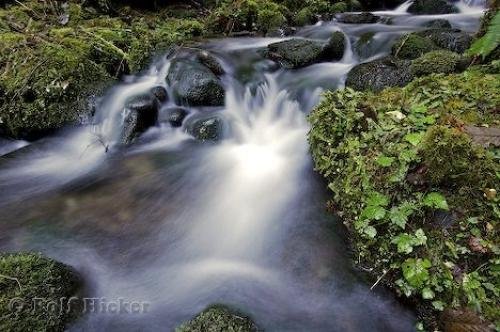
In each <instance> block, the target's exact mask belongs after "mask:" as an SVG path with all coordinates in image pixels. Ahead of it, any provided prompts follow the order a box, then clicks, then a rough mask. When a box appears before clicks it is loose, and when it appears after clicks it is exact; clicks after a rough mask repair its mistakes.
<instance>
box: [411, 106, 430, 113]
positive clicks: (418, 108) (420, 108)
mask: <svg viewBox="0 0 500 332" xmlns="http://www.w3.org/2000/svg"><path fill="white" fill-rule="evenodd" d="M411 112H412V113H426V112H427V107H426V106H425V105H416V106H413V107H412V108H411Z"/></svg>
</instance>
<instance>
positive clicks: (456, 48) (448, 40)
mask: <svg viewBox="0 0 500 332" xmlns="http://www.w3.org/2000/svg"><path fill="white" fill-rule="evenodd" d="M416 34H417V35H418V36H421V37H424V38H428V39H430V40H432V41H433V42H434V44H436V45H437V46H438V47H441V48H444V49H447V50H450V51H452V52H456V53H460V54H462V53H464V52H465V51H466V50H468V49H469V47H470V46H471V43H472V37H471V36H470V35H469V34H468V33H466V32H463V31H461V30H458V29H431V30H425V31H420V32H416Z"/></svg>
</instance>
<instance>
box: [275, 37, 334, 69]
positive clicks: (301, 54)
mask: <svg viewBox="0 0 500 332" xmlns="http://www.w3.org/2000/svg"><path fill="white" fill-rule="evenodd" d="M324 50H325V45H324V44H323V43H321V42H318V41H314V40H307V39H289V40H284V41H282V42H278V43H273V44H269V45H268V48H267V52H266V56H267V57H268V58H269V59H271V60H274V61H277V62H280V63H281V65H283V66H284V67H286V68H300V67H306V66H309V65H312V64H314V63H317V62H320V61H323V60H324V59H325V52H324Z"/></svg>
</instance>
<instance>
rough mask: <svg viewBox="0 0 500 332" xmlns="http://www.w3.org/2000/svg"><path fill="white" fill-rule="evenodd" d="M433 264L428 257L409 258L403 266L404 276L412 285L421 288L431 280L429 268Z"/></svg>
mask: <svg viewBox="0 0 500 332" xmlns="http://www.w3.org/2000/svg"><path fill="white" fill-rule="evenodd" d="M431 266H432V264H431V262H430V261H429V260H428V259H421V258H418V259H415V258H408V259H407V260H405V261H404V263H403V264H402V266H401V269H402V270H403V277H404V278H405V279H406V281H407V282H408V284H410V286H412V287H416V288H421V287H422V286H423V285H424V283H425V282H426V281H427V280H429V271H428V269H429V268H430V267H431Z"/></svg>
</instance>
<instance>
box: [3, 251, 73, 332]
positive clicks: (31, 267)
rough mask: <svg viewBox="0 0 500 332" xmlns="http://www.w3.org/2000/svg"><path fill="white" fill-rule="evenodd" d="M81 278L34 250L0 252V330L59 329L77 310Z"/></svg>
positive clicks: (60, 329) (62, 327)
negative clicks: (76, 299)
mask: <svg viewBox="0 0 500 332" xmlns="http://www.w3.org/2000/svg"><path fill="white" fill-rule="evenodd" d="M80 289H81V280H80V278H79V277H78V275H77V274H76V273H75V272H74V271H73V270H72V269H71V268H70V267H68V266H66V265H64V264H62V263H59V262H56V261H54V260H51V259H49V258H46V257H44V256H42V255H40V254H36V253H19V254H1V255H0V330H1V331H12V332H14V331H63V330H64V328H65V326H66V325H67V324H68V323H70V322H72V321H73V320H75V319H76V318H77V317H78V315H79V313H80V312H81V309H82V308H81V304H80V303H79V301H72V300H70V299H71V298H72V297H75V296H78V295H79V292H80Z"/></svg>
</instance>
